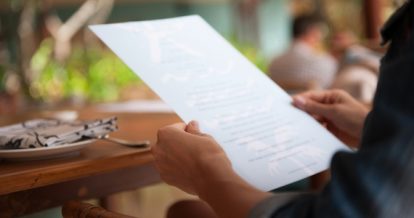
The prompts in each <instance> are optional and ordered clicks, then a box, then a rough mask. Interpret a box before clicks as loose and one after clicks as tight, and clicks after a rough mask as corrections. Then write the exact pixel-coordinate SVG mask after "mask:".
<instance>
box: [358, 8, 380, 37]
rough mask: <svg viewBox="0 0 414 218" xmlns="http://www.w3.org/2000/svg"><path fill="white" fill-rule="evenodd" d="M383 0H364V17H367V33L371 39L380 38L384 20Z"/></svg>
mask: <svg viewBox="0 0 414 218" xmlns="http://www.w3.org/2000/svg"><path fill="white" fill-rule="evenodd" d="M383 9H384V4H383V0H364V10H363V17H364V19H365V35H366V37H367V38H368V39H369V40H379V39H380V29H381V26H382V22H383V14H384V13H383V12H384V10H383Z"/></svg>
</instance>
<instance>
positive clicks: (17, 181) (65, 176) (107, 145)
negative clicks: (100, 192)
mask: <svg viewBox="0 0 414 218" xmlns="http://www.w3.org/2000/svg"><path fill="white" fill-rule="evenodd" d="M113 115H114V114H110V113H97V112H95V111H91V110H89V111H82V112H79V119H95V118H101V117H108V116H113ZM35 116H38V115H33V114H31V115H27V114H25V115H20V116H15V117H8V118H4V117H3V118H2V119H0V125H4V124H7V123H12V122H19V121H23V120H26V119H30V118H33V117H35ZM116 116H117V117H118V126H119V130H118V131H117V132H115V133H113V134H111V136H114V137H119V138H124V139H128V140H150V141H151V143H152V144H153V143H155V142H156V133H157V130H158V129H159V128H160V127H162V126H165V125H168V124H171V123H175V122H180V119H179V118H178V117H177V116H176V115H175V114H149V113H146V114H141V113H123V114H118V115H116ZM150 162H152V156H151V154H150V153H149V151H148V150H146V151H145V150H144V151H143V150H140V149H137V148H129V147H125V146H122V145H118V144H114V143H111V142H106V141H96V142H94V143H92V144H90V145H88V146H86V147H85V148H84V149H82V150H81V151H80V154H79V155H77V156H72V157H64V158H57V159H49V160H35V161H24V162H13V161H9V160H0V184H2V185H1V186H0V195H5V194H9V193H13V192H18V191H23V190H29V189H34V188H37V187H42V186H47V185H51V184H56V183H61V182H66V181H70V180H74V179H78V178H82V177H88V176H92V175H97V174H100V173H105V172H110V171H113V170H117V169H122V168H127V167H134V166H139V165H144V164H148V163H150Z"/></svg>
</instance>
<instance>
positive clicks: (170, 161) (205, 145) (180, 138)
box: [151, 121, 233, 194]
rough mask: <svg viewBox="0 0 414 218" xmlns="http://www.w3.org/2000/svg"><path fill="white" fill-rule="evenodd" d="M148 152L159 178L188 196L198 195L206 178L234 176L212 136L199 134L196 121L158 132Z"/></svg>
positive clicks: (225, 157)
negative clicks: (156, 138)
mask: <svg viewBox="0 0 414 218" xmlns="http://www.w3.org/2000/svg"><path fill="white" fill-rule="evenodd" d="M151 151H152V154H153V156H154V159H155V165H156V167H157V169H158V171H159V173H160V175H161V178H162V179H163V180H164V181H165V182H166V183H168V184H170V185H173V186H176V187H178V188H180V189H182V190H184V191H186V192H188V193H191V194H199V193H198V192H199V189H201V188H202V187H201V186H203V183H204V182H205V181H207V180H208V179H207V178H206V177H210V178H223V175H220V174H224V175H225V176H224V178H225V177H226V176H229V175H231V174H233V170H232V168H231V163H230V161H229V159H228V158H227V156H226V155H225V153H224V151H223V149H222V148H221V147H220V146H219V145H218V144H217V142H216V141H215V140H214V139H213V138H212V137H211V136H209V135H206V134H203V133H201V132H200V130H199V127H198V123H197V122H195V121H191V122H190V123H189V124H188V125H185V124H184V123H178V124H174V125H170V126H167V127H164V128H162V129H160V130H159V131H158V141H157V143H156V145H154V146H153V147H152V149H151Z"/></svg>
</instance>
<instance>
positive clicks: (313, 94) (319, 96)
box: [293, 90, 328, 102]
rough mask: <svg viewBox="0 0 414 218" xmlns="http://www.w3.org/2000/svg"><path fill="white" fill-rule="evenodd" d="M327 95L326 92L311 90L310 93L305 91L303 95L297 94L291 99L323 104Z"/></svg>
mask: <svg viewBox="0 0 414 218" xmlns="http://www.w3.org/2000/svg"><path fill="white" fill-rule="evenodd" d="M327 93H328V91H321V90H312V91H307V92H304V93H300V94H297V95H295V96H293V98H296V97H302V98H307V99H312V100H314V101H318V102H323V101H324V99H325V97H326V95H327Z"/></svg>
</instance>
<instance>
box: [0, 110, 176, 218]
mask: <svg viewBox="0 0 414 218" xmlns="http://www.w3.org/2000/svg"><path fill="white" fill-rule="evenodd" d="M180 121H181V120H180V118H179V117H178V116H177V115H176V114H175V113H173V112H171V111H168V110H166V111H140V112H138V113H137V112H134V111H121V112H117V111H116V110H115V111H114V110H111V111H109V110H101V109H100V108H98V107H92V106H91V107H82V108H69V109H67V108H66V109H65V110H47V111H45V110H39V111H28V112H21V113H17V114H14V115H10V116H1V117H0V144H1V145H0V184H1V185H0V217H16V216H21V215H26V214H31V213H34V212H38V211H42V210H45V209H48V208H52V207H56V206H60V205H63V204H64V203H66V202H68V201H72V200H77V201H82V200H87V199H105V197H107V196H110V195H111V194H115V193H119V192H122V191H128V190H134V189H138V188H142V187H145V186H148V185H151V184H155V183H158V182H161V179H160V177H159V174H158V173H157V172H156V170H155V167H154V166H153V158H152V155H151V153H150V147H151V145H152V144H154V143H156V140H157V130H158V129H159V128H161V127H163V126H165V125H168V124H172V123H175V122H180Z"/></svg>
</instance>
